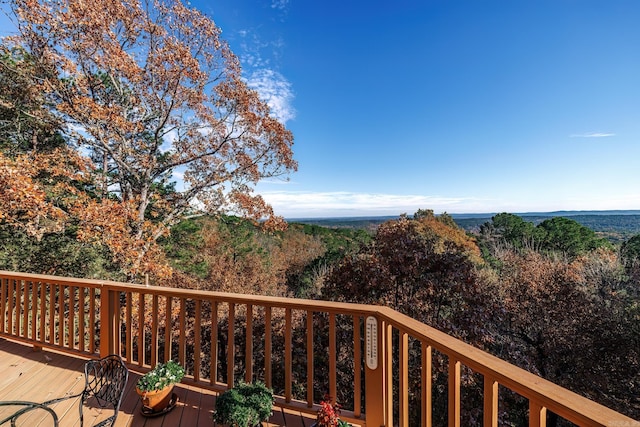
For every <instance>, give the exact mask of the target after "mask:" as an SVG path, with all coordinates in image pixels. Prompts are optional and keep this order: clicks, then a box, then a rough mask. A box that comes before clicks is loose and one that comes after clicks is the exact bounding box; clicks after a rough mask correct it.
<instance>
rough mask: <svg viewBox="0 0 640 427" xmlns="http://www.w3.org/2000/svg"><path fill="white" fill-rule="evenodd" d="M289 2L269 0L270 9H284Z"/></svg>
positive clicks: (287, 0)
mask: <svg viewBox="0 0 640 427" xmlns="http://www.w3.org/2000/svg"><path fill="white" fill-rule="evenodd" d="M288 4H289V0H272V1H271V8H272V9H278V10H284V9H286V8H287V5H288Z"/></svg>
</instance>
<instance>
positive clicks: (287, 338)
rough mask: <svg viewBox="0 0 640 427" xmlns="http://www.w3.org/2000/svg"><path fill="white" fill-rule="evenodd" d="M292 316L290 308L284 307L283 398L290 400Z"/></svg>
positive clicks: (286, 400)
mask: <svg viewBox="0 0 640 427" xmlns="http://www.w3.org/2000/svg"><path fill="white" fill-rule="evenodd" d="M291 323H292V316H291V309H290V308H287V309H285V328H284V400H285V402H287V403H289V402H291V382H292V370H293V364H292V359H293V357H292V356H293V355H292V353H293V349H292V344H291V329H292V326H291Z"/></svg>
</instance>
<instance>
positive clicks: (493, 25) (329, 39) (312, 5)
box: [193, 0, 640, 217]
mask: <svg viewBox="0 0 640 427" xmlns="http://www.w3.org/2000/svg"><path fill="white" fill-rule="evenodd" d="M193 4H194V5H195V6H196V7H199V8H201V9H202V10H203V11H205V12H206V13H208V14H210V15H211V16H213V18H214V20H215V21H216V23H217V24H218V25H219V26H220V27H221V28H222V30H223V35H224V37H225V38H226V39H227V40H228V41H229V43H230V44H231V47H232V49H233V50H234V52H236V53H237V54H238V55H239V56H240V57H241V58H242V59H243V63H244V65H245V71H246V73H247V78H248V79H250V80H251V79H252V77H256V76H262V77H263V80H262V87H263V88H265V87H267V86H268V84H267V83H266V81H265V79H264V77H265V76H269V77H270V79H271V82H272V83H273V86H272V88H273V89H274V90H272V91H271V93H272V94H273V95H276V94H277V95H278V96H274V99H278V101H279V103H278V104H277V105H278V106H279V107H278V109H277V110H279V111H280V112H281V113H284V114H283V116H282V117H286V118H287V125H288V127H289V128H290V129H291V130H292V131H293V133H294V135H295V152H296V158H297V160H298V161H299V166H300V167H299V171H298V172H297V173H295V174H293V175H292V176H291V177H290V181H289V182H286V183H283V182H280V183H269V184H264V185H261V186H260V187H259V188H260V190H261V192H262V193H263V194H264V197H265V198H266V199H267V200H268V201H271V202H272V204H273V205H274V207H275V209H276V212H278V213H280V214H283V215H285V216H288V217H301V216H349V215H386V214H391V215H393V214H399V213H402V212H407V213H410V214H411V213H413V212H415V210H417V209H418V208H429V209H434V210H435V211H436V212H443V211H447V212H449V213H462V212H500V211H508V212H526V211H549V210H560V209H566V210H582V209H589V210H592V209H598V210H599V209H640V191H639V190H640V188H639V184H640V167H639V166H640V144H638V142H639V141H640V139H639V137H640V25H638V22H640V2H637V1H617V0H608V1H569V0H553V1H542V0H535V1H533V0H531V1H524V0H522V1H506V0H505V1H490V0H487V1H471V0H469V1H441V0H423V1H409V0H399V1H394V2H390V1H385V2H383V1H371V0H370V1H344V0H343V1H333V0H323V1H301V0H273V1H270V0H252V1H249V0H224V1H220V0H216V1H212V2H208V1H207V2H204V1H203V2H201V3H199V2H194V3H193ZM256 73H257V74H256ZM267 80H268V79H267ZM276 88H277V89H276ZM274 105H276V104H274Z"/></svg>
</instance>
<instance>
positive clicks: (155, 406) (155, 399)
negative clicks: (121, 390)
mask: <svg viewBox="0 0 640 427" xmlns="http://www.w3.org/2000/svg"><path fill="white" fill-rule="evenodd" d="M136 392H137V393H138V395H140V399H142V406H143V407H145V408H148V409H149V410H150V411H152V412H161V411H163V410H164V409H165V408H167V407H168V406H169V402H170V401H171V395H172V392H173V384H171V385H168V386H166V387H165V388H163V389H161V390H154V391H142V390H140V389H139V388H138V387H136Z"/></svg>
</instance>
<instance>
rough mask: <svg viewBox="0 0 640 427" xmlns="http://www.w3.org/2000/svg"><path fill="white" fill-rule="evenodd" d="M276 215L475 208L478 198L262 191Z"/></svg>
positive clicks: (304, 215) (478, 205) (478, 206)
mask: <svg viewBox="0 0 640 427" xmlns="http://www.w3.org/2000/svg"><path fill="white" fill-rule="evenodd" d="M261 195H262V197H263V198H264V199H265V200H266V201H267V202H268V203H270V204H271V205H272V206H273V208H274V210H275V212H276V213H277V214H278V215H282V216H285V217H288V218H301V217H340V216H369V215H371V216H373V215H399V214H401V213H408V214H413V213H415V212H416V211H417V210H418V209H433V210H434V211H435V212H436V213H442V212H445V211H446V212H450V213H454V212H455V213H460V212H477V211H478V209H481V205H482V204H484V203H481V201H479V200H477V199H471V198H455V197H441V196H421V195H397V194H380V193H351V192H288V191H272V192H262V193H261Z"/></svg>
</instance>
